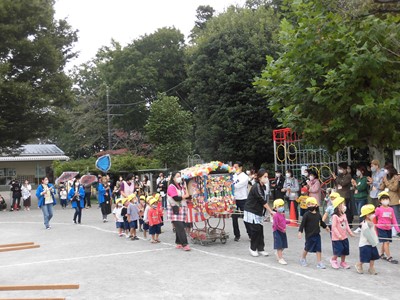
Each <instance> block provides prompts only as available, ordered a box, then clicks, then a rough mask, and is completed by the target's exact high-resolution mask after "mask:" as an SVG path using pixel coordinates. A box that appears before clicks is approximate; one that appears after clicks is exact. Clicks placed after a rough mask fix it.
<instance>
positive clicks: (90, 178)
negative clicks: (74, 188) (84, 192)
mask: <svg viewBox="0 0 400 300" xmlns="http://www.w3.org/2000/svg"><path fill="white" fill-rule="evenodd" d="M94 182H97V177H96V176H95V175H90V174H88V175H83V176H82V177H81V179H80V183H81V184H82V185H85V186H87V185H91V184H92V183H94Z"/></svg>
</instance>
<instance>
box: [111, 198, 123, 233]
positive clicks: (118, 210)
mask: <svg viewBox="0 0 400 300" xmlns="http://www.w3.org/2000/svg"><path fill="white" fill-rule="evenodd" d="M121 212H122V199H121V198H118V199H117V200H116V206H115V207H114V210H113V215H114V217H115V226H116V227H117V229H118V235H119V236H120V237H121V236H123V233H122V231H123V230H124V218H123V217H122V215H121Z"/></svg>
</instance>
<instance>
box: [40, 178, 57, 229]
mask: <svg viewBox="0 0 400 300" xmlns="http://www.w3.org/2000/svg"><path fill="white" fill-rule="evenodd" d="M55 192H56V190H55V189H54V186H53V185H52V184H51V183H49V179H48V178H47V177H45V178H43V179H42V184H41V185H39V186H38V188H37V190H36V197H37V198H38V206H39V208H41V209H42V212H43V219H44V226H45V227H46V229H50V228H51V226H50V220H51V218H52V217H53V205H56V204H57V202H56V198H55V197H54V194H55Z"/></svg>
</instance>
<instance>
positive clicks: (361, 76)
mask: <svg viewBox="0 0 400 300" xmlns="http://www.w3.org/2000/svg"><path fill="white" fill-rule="evenodd" d="M291 11H292V14H293V15H294V18H293V15H291V16H290V17H291V18H292V19H295V20H296V22H294V23H289V22H288V21H287V20H283V21H282V23H281V32H280V42H281V44H282V46H283V51H282V54H281V56H280V57H279V58H278V59H273V58H272V57H269V58H268V65H267V67H266V68H265V70H264V71H263V72H262V76H261V78H260V79H259V80H258V81H257V85H258V87H259V90H260V92H262V93H263V94H264V95H265V97H266V98H267V100H268V102H269V106H270V108H271V110H272V111H273V112H274V115H275V117H276V118H277V119H278V120H279V121H281V122H282V123H283V125H284V126H288V127H291V128H292V129H294V130H296V131H297V132H302V133H304V138H305V139H306V140H308V141H310V142H312V143H313V144H320V145H325V146H327V147H328V148H329V149H331V150H333V151H335V150H338V149H340V148H342V147H344V146H354V147H358V148H365V147H368V148H369V150H370V155H371V156H372V157H375V158H379V159H381V160H384V148H385V147H398V140H399V138H400V133H399V129H400V123H399V121H398V120H399V119H400V110H399V96H400V94H399V88H400V81H399V78H400V48H399V47H398V42H397V41H399V39H400V24H399V22H398V21H399V18H398V16H393V15H390V14H387V15H381V16H379V17H377V16H375V15H369V16H366V17H365V16H364V17H359V18H353V17H348V16H346V14H342V13H337V11H336V12H335V10H332V9H331V8H329V7H328V6H327V5H326V1H323V0H315V1H311V0H310V1H300V0H299V1H296V2H293V3H292V4H291Z"/></svg>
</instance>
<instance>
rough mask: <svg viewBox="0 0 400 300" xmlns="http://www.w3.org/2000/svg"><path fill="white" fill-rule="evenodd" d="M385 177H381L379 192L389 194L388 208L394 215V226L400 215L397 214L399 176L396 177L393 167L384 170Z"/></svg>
mask: <svg viewBox="0 0 400 300" xmlns="http://www.w3.org/2000/svg"><path fill="white" fill-rule="evenodd" d="M386 170H387V171H386ZM386 172H387V174H386V176H385V177H383V179H382V183H381V185H380V189H381V190H385V191H386V192H387V193H389V197H390V203H389V206H390V207H391V208H393V210H394V215H395V216H396V220H397V222H396V224H399V222H400V214H399V207H400V205H399V199H400V198H399V196H400V195H399V191H400V183H399V175H397V170H396V169H395V168H394V167H393V165H390V166H388V167H387V168H386V169H385V173H386Z"/></svg>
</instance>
